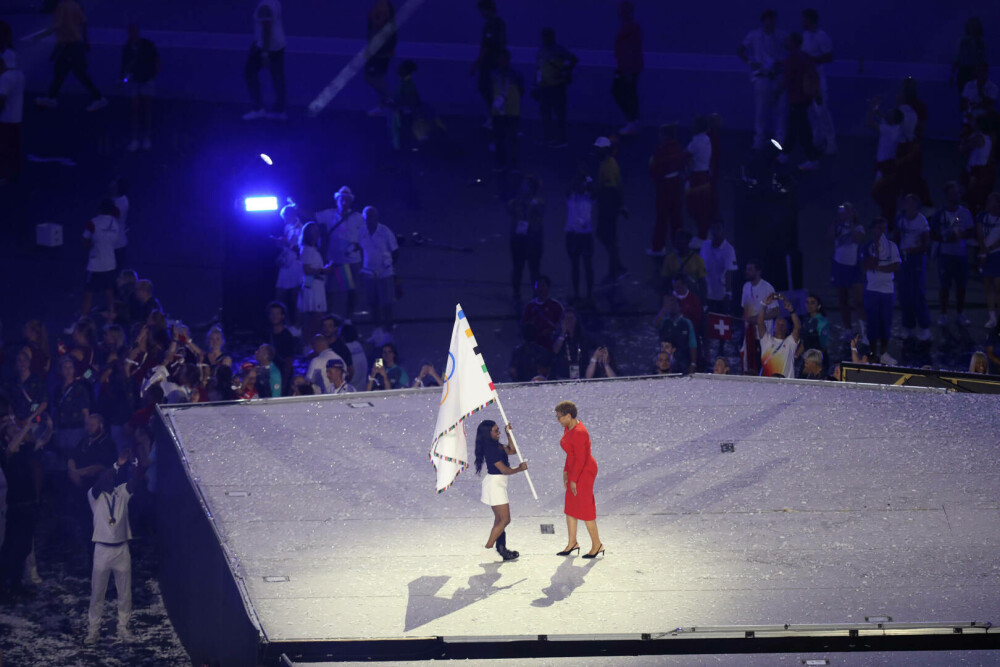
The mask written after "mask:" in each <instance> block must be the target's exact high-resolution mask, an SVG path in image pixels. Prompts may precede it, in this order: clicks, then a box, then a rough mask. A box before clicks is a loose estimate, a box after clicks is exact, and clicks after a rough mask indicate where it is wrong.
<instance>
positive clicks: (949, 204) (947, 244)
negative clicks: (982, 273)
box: [931, 181, 976, 326]
mask: <svg viewBox="0 0 1000 667" xmlns="http://www.w3.org/2000/svg"><path fill="white" fill-rule="evenodd" d="M975 233H976V223H975V221H973V219H972V213H970V212H969V209H967V208H965V207H964V206H962V191H961V189H960V188H959V187H958V183H955V182H954V181H952V182H950V183H947V184H946V185H945V186H944V207H943V208H942V209H941V210H940V211H938V212H937V213H936V214H935V215H934V219H933V222H932V224H931V238H932V239H933V240H934V241H936V242H937V243H938V244H939V245H938V250H937V267H938V286H939V290H938V302H939V303H940V304H941V317H940V318H938V324H939V325H941V326H946V325H947V324H948V296H949V294H948V293H949V292H950V291H951V285H952V283H954V284H955V323H956V324H959V325H961V326H965V325H967V324H969V318H967V317H966V316H965V312H964V311H965V286H966V283H967V282H968V280H969V248H968V240H969V239H971V238H973V237H974V236H975Z"/></svg>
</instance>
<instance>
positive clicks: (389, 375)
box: [365, 343, 410, 391]
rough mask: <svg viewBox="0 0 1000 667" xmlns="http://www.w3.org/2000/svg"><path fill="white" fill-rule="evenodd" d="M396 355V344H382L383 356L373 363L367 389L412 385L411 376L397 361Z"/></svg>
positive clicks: (378, 389) (398, 387)
mask: <svg viewBox="0 0 1000 667" xmlns="http://www.w3.org/2000/svg"><path fill="white" fill-rule="evenodd" d="M396 357H397V355H396V346H395V345H394V344H393V343H386V344H384V345H383V346H382V356H381V357H379V358H378V359H376V360H375V363H374V364H373V365H372V372H371V374H370V375H369V376H368V386H367V387H366V388H365V391H381V390H384V389H403V388H406V387H409V386H410V376H409V375H408V374H407V373H406V370H405V369H404V368H403V367H402V366H400V365H398V364H397V363H396Z"/></svg>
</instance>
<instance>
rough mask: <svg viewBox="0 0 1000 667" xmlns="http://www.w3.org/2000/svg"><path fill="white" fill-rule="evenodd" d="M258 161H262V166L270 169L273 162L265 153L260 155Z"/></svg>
mask: <svg viewBox="0 0 1000 667" xmlns="http://www.w3.org/2000/svg"><path fill="white" fill-rule="evenodd" d="M260 159H261V160H263V161H264V164H266V165H267V166H268V167H270V166H271V165H272V164H274V160H272V159H271V156H270V155H268V154H267V153H261V154H260Z"/></svg>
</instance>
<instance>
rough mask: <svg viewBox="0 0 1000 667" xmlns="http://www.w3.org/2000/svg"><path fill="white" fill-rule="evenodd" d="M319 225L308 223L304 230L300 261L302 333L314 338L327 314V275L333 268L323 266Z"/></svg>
mask: <svg viewBox="0 0 1000 667" xmlns="http://www.w3.org/2000/svg"><path fill="white" fill-rule="evenodd" d="M318 245H319V225H318V224H317V223H315V222H307V223H306V225H305V227H303V228H302V242H301V246H300V247H299V261H301V262H302V289H301V290H299V313H301V314H302V332H303V335H305V336H312V335H313V334H315V333H316V332H317V331H319V328H320V322H321V321H322V319H323V313H325V312H326V283H327V275H328V274H329V273H330V271H331V269H332V268H333V267H332V265H330V264H323V256H322V255H321V254H320V252H319V248H318V247H317V246H318Z"/></svg>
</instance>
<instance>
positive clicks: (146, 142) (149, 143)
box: [142, 137, 153, 151]
mask: <svg viewBox="0 0 1000 667" xmlns="http://www.w3.org/2000/svg"><path fill="white" fill-rule="evenodd" d="M152 147H153V142H152V141H150V140H149V137H146V138H145V139H143V140H142V150H144V151H148V150H149V149H150V148H152Z"/></svg>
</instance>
